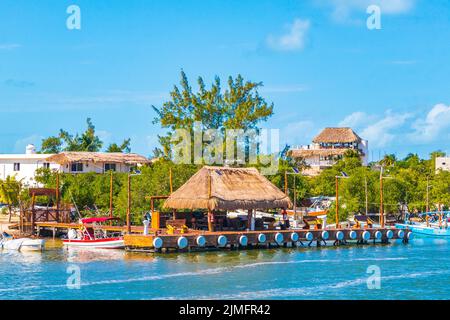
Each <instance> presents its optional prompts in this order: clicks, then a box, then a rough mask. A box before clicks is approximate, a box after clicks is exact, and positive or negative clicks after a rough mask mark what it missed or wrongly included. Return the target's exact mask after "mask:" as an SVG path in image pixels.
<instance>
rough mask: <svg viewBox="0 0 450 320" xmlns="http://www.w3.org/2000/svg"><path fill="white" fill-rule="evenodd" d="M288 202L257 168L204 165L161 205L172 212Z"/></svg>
mask: <svg viewBox="0 0 450 320" xmlns="http://www.w3.org/2000/svg"><path fill="white" fill-rule="evenodd" d="M290 206H291V200H290V199H289V197H288V196H287V195H285V194H284V193H283V192H282V191H280V189H278V188H277V187H276V186H275V185H274V184H273V183H272V182H270V181H269V180H268V179H267V178H266V177H264V176H263V175H262V174H260V173H259V172H258V170H257V169H256V168H229V167H211V166H205V167H203V168H202V169H200V170H199V171H198V172H197V173H196V174H195V175H193V176H192V177H191V178H190V179H189V180H188V181H187V182H186V183H185V184H184V185H182V186H181V187H180V188H179V189H178V190H176V191H175V192H173V193H172V194H171V195H170V197H169V198H168V199H167V200H166V202H165V203H164V207H165V208H171V209H191V210H192V209H205V210H209V211H214V210H223V211H225V210H237V209H245V210H256V209H276V208H288V207H290Z"/></svg>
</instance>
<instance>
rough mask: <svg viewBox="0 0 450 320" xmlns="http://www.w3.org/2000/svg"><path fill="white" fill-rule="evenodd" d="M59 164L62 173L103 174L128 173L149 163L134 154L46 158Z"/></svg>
mask: <svg viewBox="0 0 450 320" xmlns="http://www.w3.org/2000/svg"><path fill="white" fill-rule="evenodd" d="M47 161H49V162H51V163H57V164H59V171H60V172H64V173H74V174H77V173H87V172H96V173H105V172H107V171H116V172H130V171H131V169H132V168H136V167H139V166H141V165H143V164H146V163H151V160H149V159H148V158H146V157H144V156H141V155H138V154H135V153H121V152H78V151H76V152H75V151H73V152H72V151H71V152H69V151H65V152H61V153H58V154H54V155H52V156H50V157H48V158H47Z"/></svg>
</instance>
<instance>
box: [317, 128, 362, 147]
mask: <svg viewBox="0 0 450 320" xmlns="http://www.w3.org/2000/svg"><path fill="white" fill-rule="evenodd" d="M313 142H314V143H350V142H361V138H360V137H359V136H358V135H357V134H356V133H355V132H354V131H353V130H352V129H351V128H325V129H323V130H322V132H321V133H319V134H318V135H317V136H316V137H315V138H314V139H313Z"/></svg>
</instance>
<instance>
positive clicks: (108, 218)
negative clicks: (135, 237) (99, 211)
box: [81, 217, 119, 223]
mask: <svg viewBox="0 0 450 320" xmlns="http://www.w3.org/2000/svg"><path fill="white" fill-rule="evenodd" d="M110 220H119V218H110V217H96V218H83V219H81V222H82V223H94V222H105V221H110Z"/></svg>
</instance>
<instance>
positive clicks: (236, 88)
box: [152, 71, 273, 159]
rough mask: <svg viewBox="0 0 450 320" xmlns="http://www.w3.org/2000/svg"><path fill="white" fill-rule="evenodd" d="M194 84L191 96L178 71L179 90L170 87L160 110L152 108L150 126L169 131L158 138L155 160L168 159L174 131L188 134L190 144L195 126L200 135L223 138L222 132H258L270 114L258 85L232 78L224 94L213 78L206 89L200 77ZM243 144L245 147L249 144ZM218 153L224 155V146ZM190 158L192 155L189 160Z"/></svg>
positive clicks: (187, 83) (271, 112)
mask: <svg viewBox="0 0 450 320" xmlns="http://www.w3.org/2000/svg"><path fill="white" fill-rule="evenodd" d="M197 84H198V91H197V92H196V93H194V92H193V91H192V88H191V86H190V84H189V81H188V79H187V76H186V74H185V73H184V72H183V71H182V72H181V80H180V86H181V88H179V87H178V86H174V89H173V90H172V92H170V97H171V99H170V100H169V101H167V102H165V103H164V104H163V105H162V107H160V108H157V107H155V106H152V107H153V109H154V110H155V112H156V113H157V117H156V118H155V119H154V121H153V122H154V123H157V124H159V125H160V126H161V128H163V129H169V131H168V132H167V134H166V135H164V136H158V138H159V142H160V144H161V146H162V149H159V148H157V149H155V151H154V154H155V156H156V157H161V156H164V157H166V158H167V159H169V158H172V156H173V154H172V153H173V150H174V148H173V147H174V144H177V143H178V141H179V137H176V136H175V135H174V133H175V130H176V129H186V130H188V132H190V134H191V137H192V144H193V143H194V139H193V137H194V130H196V129H197V128H195V122H201V127H200V128H198V129H199V130H202V131H203V132H206V130H209V129H218V131H219V132H220V134H221V135H222V138H223V136H224V133H225V130H226V129H233V130H239V129H242V130H249V129H254V130H258V129H259V128H258V124H259V123H260V122H261V121H266V120H267V119H268V118H269V117H270V116H272V114H273V104H269V103H267V102H266V101H265V100H264V98H262V97H261V96H260V95H259V93H258V89H259V88H260V87H261V86H262V83H261V82H252V81H244V79H243V78H242V76H241V75H238V76H237V77H236V78H233V77H229V78H228V82H227V85H228V86H227V88H226V89H225V90H223V89H222V86H221V82H220V79H219V77H216V78H215V80H214V83H213V84H212V85H211V87H210V88H209V89H207V88H206V85H205V83H204V81H203V79H202V78H201V77H199V78H198V80H197ZM217 138H219V137H217ZM212 139H214V138H212ZM245 143H246V144H248V143H249V141H248V140H247V141H245ZM211 144H213V142H212V141H211ZM207 145H208V143H204V144H203V146H204V147H205V146H207ZM191 149H193V148H192V146H191ZM218 149H221V150H220V151H219V152H221V153H223V154H225V146H224V145H222V146H221V147H219V148H218ZM193 156H194V154H193V153H192V158H193Z"/></svg>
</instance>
